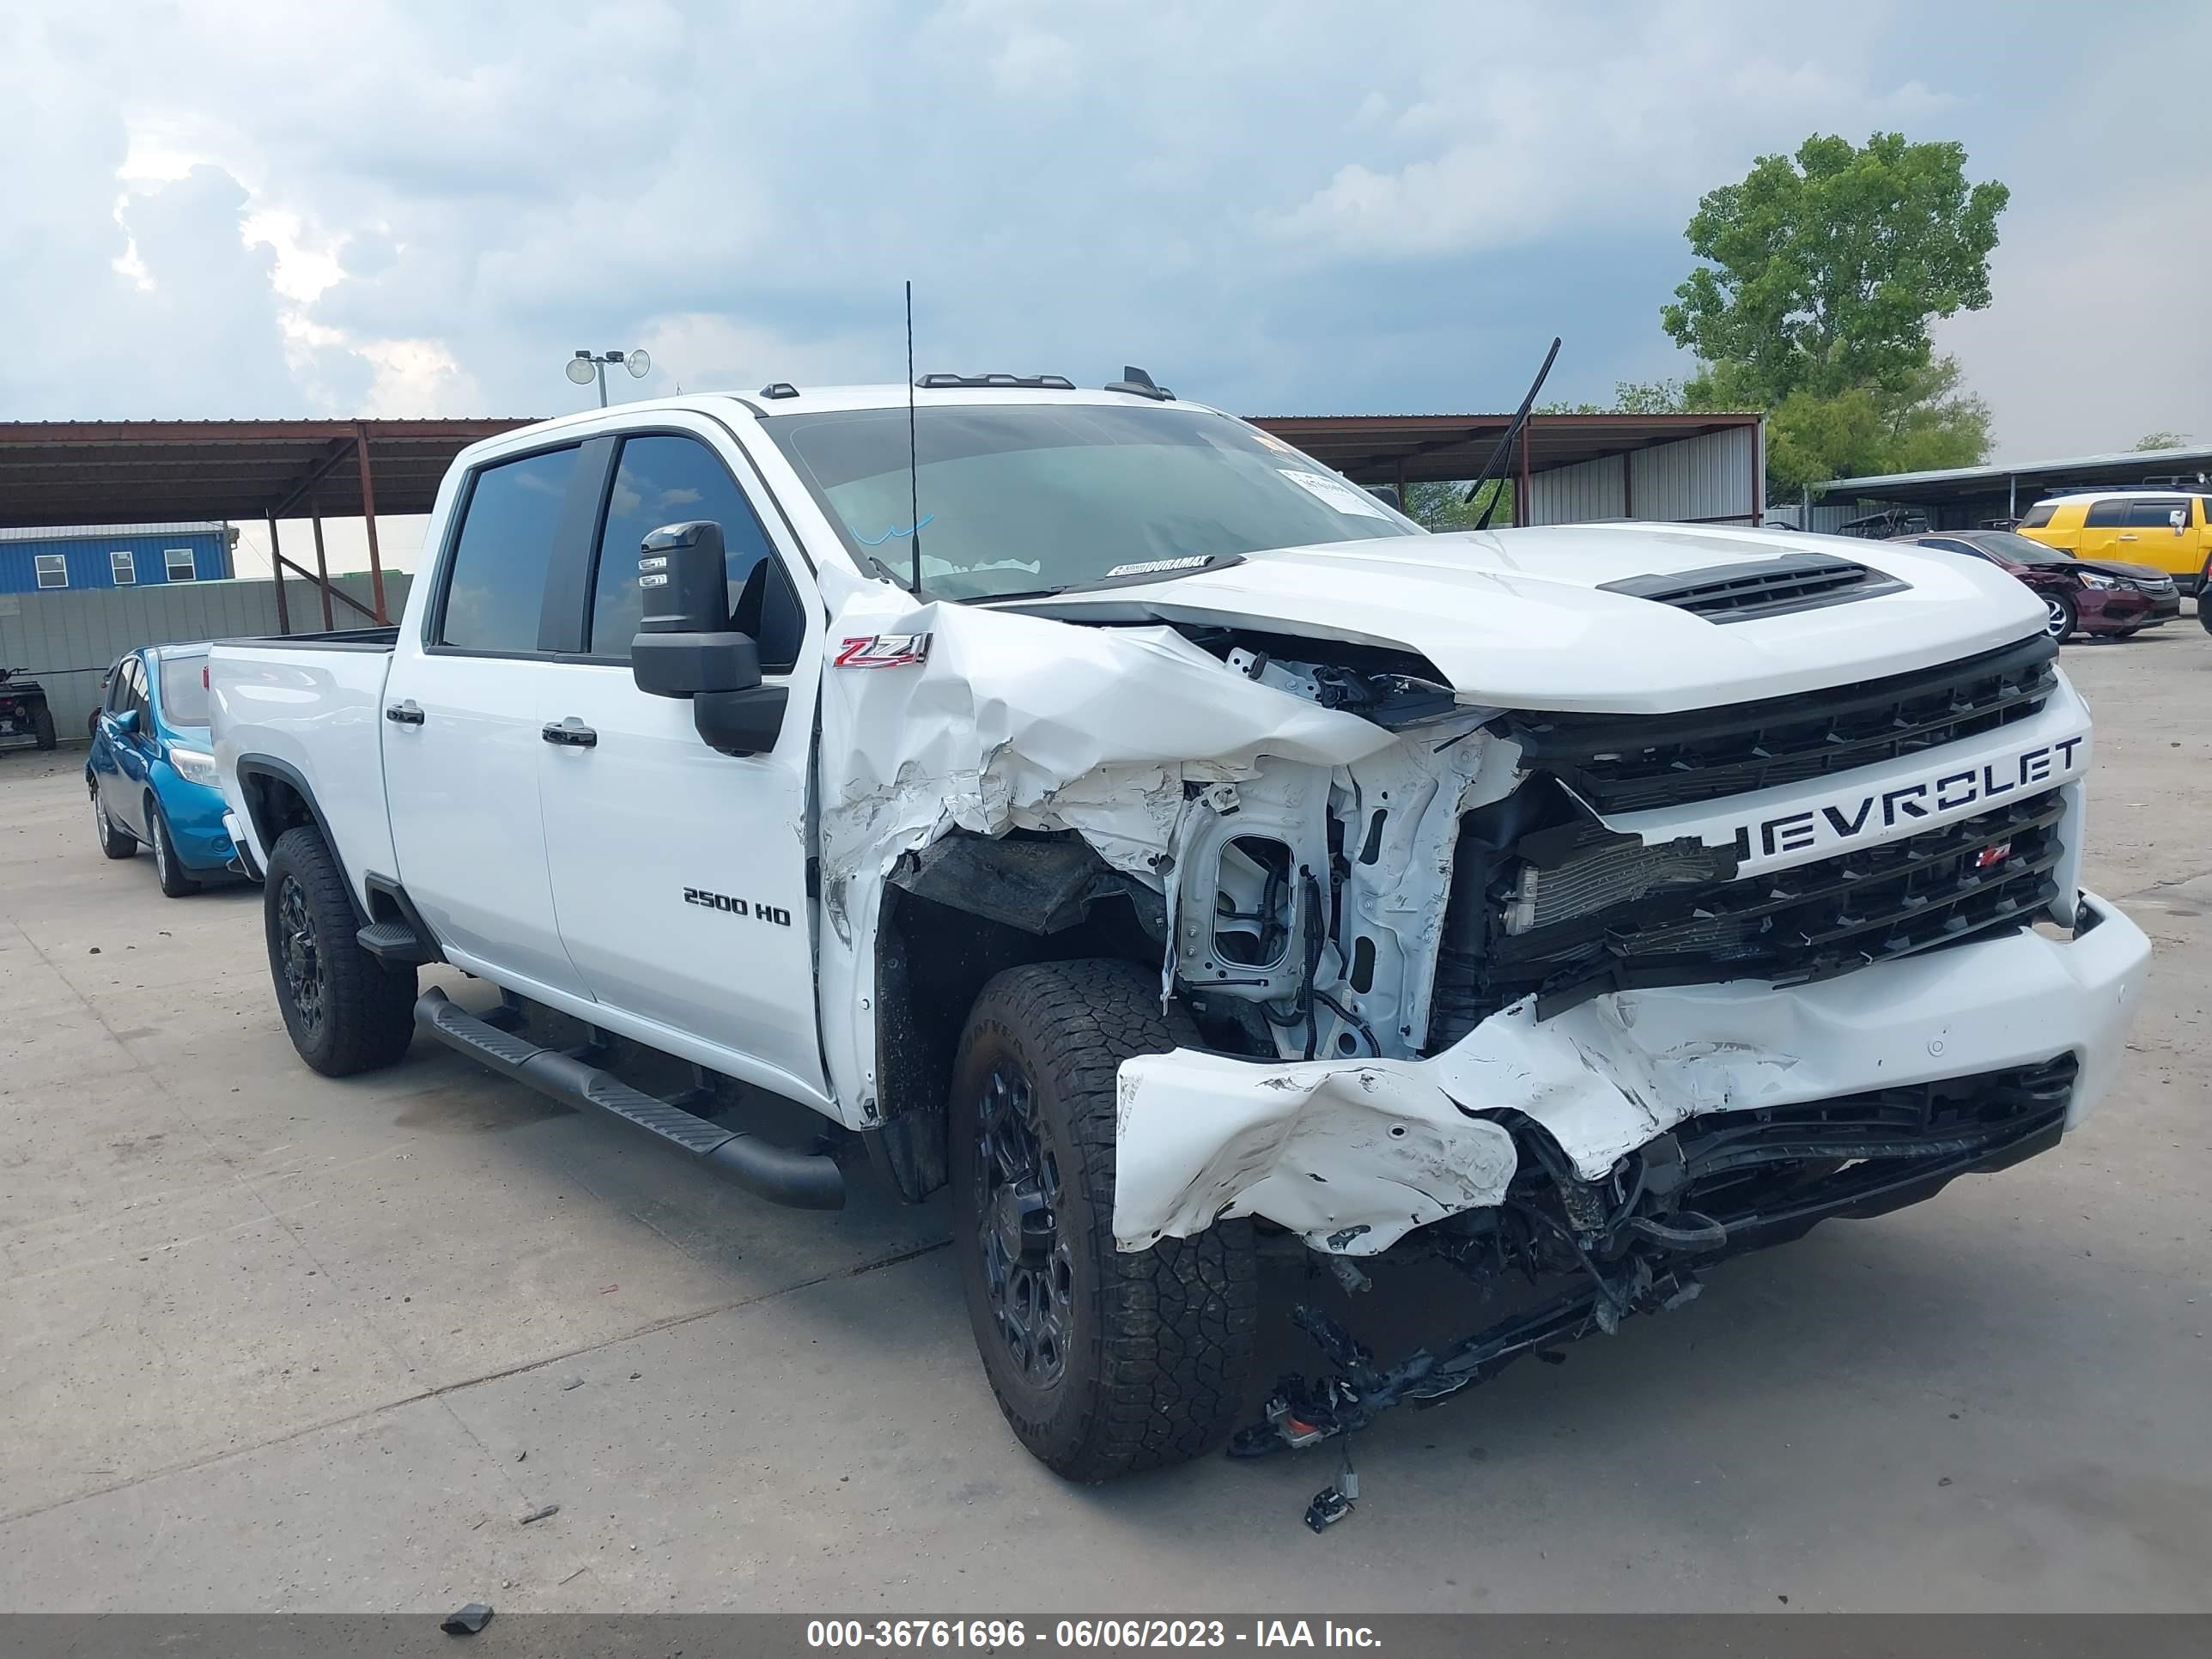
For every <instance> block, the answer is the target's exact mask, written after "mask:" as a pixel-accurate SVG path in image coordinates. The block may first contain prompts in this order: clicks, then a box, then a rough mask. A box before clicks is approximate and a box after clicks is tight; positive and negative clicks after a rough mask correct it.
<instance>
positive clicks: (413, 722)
mask: <svg viewBox="0 0 2212 1659" xmlns="http://www.w3.org/2000/svg"><path fill="white" fill-rule="evenodd" d="M384 718H385V719H386V720H390V721H391V722H392V724H393V725H395V726H420V725H422V705H421V704H420V703H418V702H416V701H415V699H414V698H412V697H410V698H408V699H407V701H406V702H395V703H390V704H387V705H386V708H385V710H384Z"/></svg>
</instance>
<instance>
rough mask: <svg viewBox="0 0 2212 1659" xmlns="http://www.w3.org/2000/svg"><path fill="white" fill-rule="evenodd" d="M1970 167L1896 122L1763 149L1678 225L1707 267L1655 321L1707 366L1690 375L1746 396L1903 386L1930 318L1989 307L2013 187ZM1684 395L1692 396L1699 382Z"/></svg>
mask: <svg viewBox="0 0 2212 1659" xmlns="http://www.w3.org/2000/svg"><path fill="white" fill-rule="evenodd" d="M2010 195H2011V192H2010V191H2008V190H2007V189H2006V188H2005V186H2004V185H2001V184H1997V183H1995V182H1989V183H1984V184H1978V185H1972V186H1971V187H1970V186H1969V185H1967V183H1966V149H1965V147H1964V146H1963V145H1960V144H1955V143H1919V144H1909V143H1906V142H1905V136H1904V134H1902V133H1896V132H1877V133H1875V135H1874V136H1873V137H1870V138H1869V139H1868V140H1867V142H1866V144H1865V146H1864V147H1863V148H1861V147H1858V146H1856V145H1854V144H1852V143H1850V141H1849V140H1847V139H1844V138H1838V137H1820V136H1818V135H1816V136H1814V137H1810V138H1808V139H1807V140H1806V141H1805V142H1804V143H1802V144H1801V145H1799V146H1798V149H1797V153H1796V155H1795V156H1784V155H1764V156H1761V157H1760V158H1759V160H1758V161H1756V162H1755V163H1754V164H1753V167H1752V169H1751V172H1750V173H1748V174H1747V176H1746V177H1745V179H1743V181H1742V182H1741V184H1735V185H1723V186H1722V187H1721V188H1720V189H1718V190H1716V191H1711V192H1709V193H1708V194H1707V195H1705V197H1702V198H1700V200H1699V203H1698V210H1697V213H1696V214H1695V216H1692V219H1691V220H1690V223H1689V228H1688V232H1687V234H1688V237H1689V240H1690V246H1691V249H1692V252H1695V253H1696V254H1697V255H1698V257H1699V258H1701V259H1705V260H1708V261H1710V262H1711V263H1710V264H1707V265H1705V266H1701V267H1700V268H1699V269H1698V270H1694V271H1692V272H1691V274H1690V276H1689V277H1688V278H1687V279H1686V281H1685V282H1684V283H1682V284H1681V286H1680V287H1679V288H1677V289H1675V290H1674V295H1675V299H1676V300H1677V301H1678V303H1677V304H1674V305H1670V306H1667V307H1663V308H1662V310H1661V312H1660V319H1661V321H1662V323H1663V324H1664V325H1665V326H1666V330H1667V332H1668V334H1669V335H1671V336H1672V337H1674V342H1675V343H1676V344H1678V345H1683V346H1687V347H1688V348H1690V349H1692V351H1694V352H1696V354H1697V355H1698V357H1699V362H1701V363H1702V364H1704V365H1705V366H1706V370H1705V373H1702V374H1700V376H1699V380H1710V379H1712V378H1714V377H1715V376H1716V375H1720V376H1722V378H1723V379H1724V380H1725V388H1724V389H1725V391H1726V392H1727V395H1728V396H1729V398H1731V399H1741V400H1742V403H1743V404H1748V405H1749V406H1752V407H1755V408H1762V409H1772V408H1775V407H1777V406H1778V405H1779V404H1781V403H1782V402H1783V400H1784V399H1785V398H1788V397H1790V394H1792V393H1793V392H1810V393H1812V394H1813V395H1814V396H1815V397H1823V398H1827V397H1835V396H1837V395H1838V394H1841V393H1843V392H1850V391H1855V390H1859V389H1867V390H1869V391H1872V392H1881V393H1885V394H1887V395H1889V396H1891V397H1895V396H1898V395H1899V394H1901V393H1903V392H1905V389H1906V387H1907V386H1908V385H1909V383H1910V381H1911V377H1912V376H1913V375H1915V374H1917V373H1919V372H1921V371H1923V370H1925V369H1926V368H1928V367H1929V363H1930V361H1931V359H1932V357H1933V349H1932V347H1931V345H1930V343H1929V336H1928V325H1929V321H1930V320H1931V319H1936V318H1939V317H1949V316H1953V315H1954V314H1955V313H1958V312H1960V311H1962V310H1964V311H1979V310H1981V309H1982V308H1983V307H1985V306H1987V305H1988V304H1989V303H1990V268H1989V256H1990V249H1992V248H1994V247H1995V246H1996V241H1997V229H1996V222H1997V216H1998V215H1999V214H2001V213H2002V212H2003V211H2004V208H2005V204H2006V202H2007V201H2008V199H2009V197H2010ZM1723 372H1724V374H1723ZM1689 390H1690V394H1691V396H1692V398H1693V399H1698V400H1699V401H1702V400H1703V398H1702V397H1701V396H1700V390H1699V386H1698V382H1697V381H1695V380H1693V381H1692V386H1691V387H1690V388H1689ZM1721 390H1723V388H1722V387H1720V386H1714V387H1711V388H1709V389H1708V390H1707V392H1706V393H1705V395H1708V396H1710V395H1712V394H1713V393H1715V392H1719V391H1721ZM1740 406H1741V405H1740Z"/></svg>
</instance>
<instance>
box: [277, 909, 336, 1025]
mask: <svg viewBox="0 0 2212 1659" xmlns="http://www.w3.org/2000/svg"><path fill="white" fill-rule="evenodd" d="M276 929H277V949H278V953H279V954H278V958H277V960H278V963H279V965H280V966H281V967H282V969H283V976H284V995H285V1000H287V1001H288V1002H289V1004H290V1005H291V1012H292V1016H293V1018H294V1019H295V1021H296V1022H297V1023H298V1025H299V1030H300V1036H301V1039H302V1040H303V1041H304V1042H307V1043H308V1044H310V1045H313V1044H315V1043H319V1042H321V1041H322V1036H323V1024H324V1022H325V1020H326V1019H327V1018H329V1012H330V974H329V970H328V967H327V965H326V963H325V962H324V959H323V952H322V948H321V945H320V943H319V940H318V939H317V938H316V933H315V913H314V911H313V909H312V908H309V906H308V904H307V889H306V888H304V887H302V886H301V884H300V878H298V877H297V876H286V877H285V878H284V879H283V883H282V884H280V885H279V886H278V888H277V890H276Z"/></svg>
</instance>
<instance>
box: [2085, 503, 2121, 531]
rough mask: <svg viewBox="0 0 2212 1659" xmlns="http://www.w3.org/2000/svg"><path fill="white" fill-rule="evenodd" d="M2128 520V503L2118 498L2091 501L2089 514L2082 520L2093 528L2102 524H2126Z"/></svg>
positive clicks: (2105, 525)
mask: <svg viewBox="0 0 2212 1659" xmlns="http://www.w3.org/2000/svg"><path fill="white" fill-rule="evenodd" d="M2127 521H2128V503H2127V502H2126V501H2118V500H2115V501H2092V502H2090V503H2089V516H2088V517H2087V518H2086V519H2084V520H2081V522H2082V523H2083V524H2085V525H2087V526H2089V527H2090V528H2091V529H2092V530H2094V529H2097V528H2099V527H2100V526H2104V527H2107V528H2109V527H2110V526H2113V525H2117V524H2125V523H2126V522H2127Z"/></svg>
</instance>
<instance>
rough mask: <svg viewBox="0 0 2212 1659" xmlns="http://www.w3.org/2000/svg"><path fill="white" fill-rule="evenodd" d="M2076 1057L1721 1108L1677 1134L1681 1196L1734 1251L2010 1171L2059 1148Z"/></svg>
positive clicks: (1692, 1122) (1694, 1119) (1693, 1120)
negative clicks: (1715, 1225) (1972, 1176)
mask: <svg viewBox="0 0 2212 1659" xmlns="http://www.w3.org/2000/svg"><path fill="white" fill-rule="evenodd" d="M2077 1071H2078V1067H2077V1066H2076V1064H2075V1059H2074V1056H2073V1055H2072V1054H2059V1055H2057V1056H2056V1057H2054V1058H2053V1059H2051V1060H2045V1061H2043V1062H2042V1063H2040V1064H2039V1065H2034V1066H2007V1067H2005V1068H2004V1069H2002V1070H2000V1071H1994V1072H1981V1073H1975V1074H1974V1075H1972V1076H1971V1077H1957V1078H1943V1079H1938V1080H1936V1081H1935V1082H1932V1083H1916V1084H1908V1085H1901V1086H1897V1087H1892V1088H1887V1089H1877V1090H1869V1091H1867V1092H1866V1093H1864V1094H1857V1095H1841V1096H1837V1097H1833V1098H1831V1099H1827V1100H1817V1101H1808V1102H1805V1103H1802V1104H1799V1105H1795V1106H1773V1107H1766V1108H1760V1109H1751V1110H1747V1111H1734V1112H1715V1113H1711V1114H1708V1115H1703V1116H1699V1117H1695V1118H1692V1119H1691V1120H1690V1121H1688V1122H1686V1123H1684V1124H1682V1125H1681V1126H1680V1127H1678V1128H1677V1129H1676V1130H1675V1131H1674V1134H1675V1137H1676V1139H1678V1140H1679V1141H1680V1145H1681V1149H1682V1158H1683V1163H1684V1166H1685V1168H1684V1174H1685V1176H1686V1181H1685V1183H1684V1185H1683V1188H1682V1189H1681V1196H1680V1200H1679V1201H1680V1203H1681V1204H1682V1205H1683V1206H1684V1207H1686V1208H1688V1209H1692V1210H1695V1211H1697V1212H1699V1213H1700V1214H1704V1215H1709V1216H1711V1217H1713V1218H1716V1219H1717V1220H1719V1221H1720V1222H1721V1223H1722V1224H1723V1225H1725V1226H1726V1227H1727V1228H1728V1231H1729V1244H1730V1246H1731V1248H1732V1249H1745V1248H1757V1247H1758V1246H1759V1245H1762V1244H1771V1243H1779V1242H1780V1241H1781V1240H1782V1239H1784V1238H1788V1237H1796V1235H1797V1234H1799V1233H1802V1232H1803V1231H1806V1230H1807V1229H1808V1228H1809V1227H1811V1226H1812V1225H1814V1223H1815V1222H1817V1221H1819V1220H1820V1219H1822V1218H1824V1217H1826V1216H1832V1215H1858V1216H1865V1215H1879V1214H1881V1213H1882V1212H1885V1211H1887V1210H1892V1209H1895V1208H1897V1207H1899V1206H1900V1205H1904V1204H1911V1203H1914V1202H1917V1200H1920V1199H1923V1198H1925V1197H1927V1196H1928V1195H1929V1194H1930V1193H1932V1192H1934V1191H1935V1190H1936V1188H1940V1187H1942V1185H1943V1184H1944V1183H1945V1182H1947V1181H1948V1180H1949V1179H1950V1178H1951V1177H1952V1176H1954V1175H1959V1174H1962V1173H1964V1172H1965V1171H1966V1170H1993V1169H2002V1168H2003V1167H2004V1166H2005V1165H2006V1164H2012V1163H2015V1162H2017V1161H2018V1160H2019V1159H2021V1158H2027V1157H2032V1156H2033V1155H2034V1154H2035V1153H2036V1152H2040V1151H2042V1150H2043V1149H2044V1148H2045V1147H2047V1146H2051V1144H2052V1143H2054V1142H2055V1141H2056V1140H2057V1138H2058V1136H2059V1133H2060V1132H2061V1130H2062V1129H2063V1126H2064V1124H2065V1121H2066V1107H2067V1103H2068V1102H2069V1100H2070V1099H2071V1098H2072V1097H2073V1093H2074V1084H2075V1076H2076V1073H2077Z"/></svg>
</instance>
